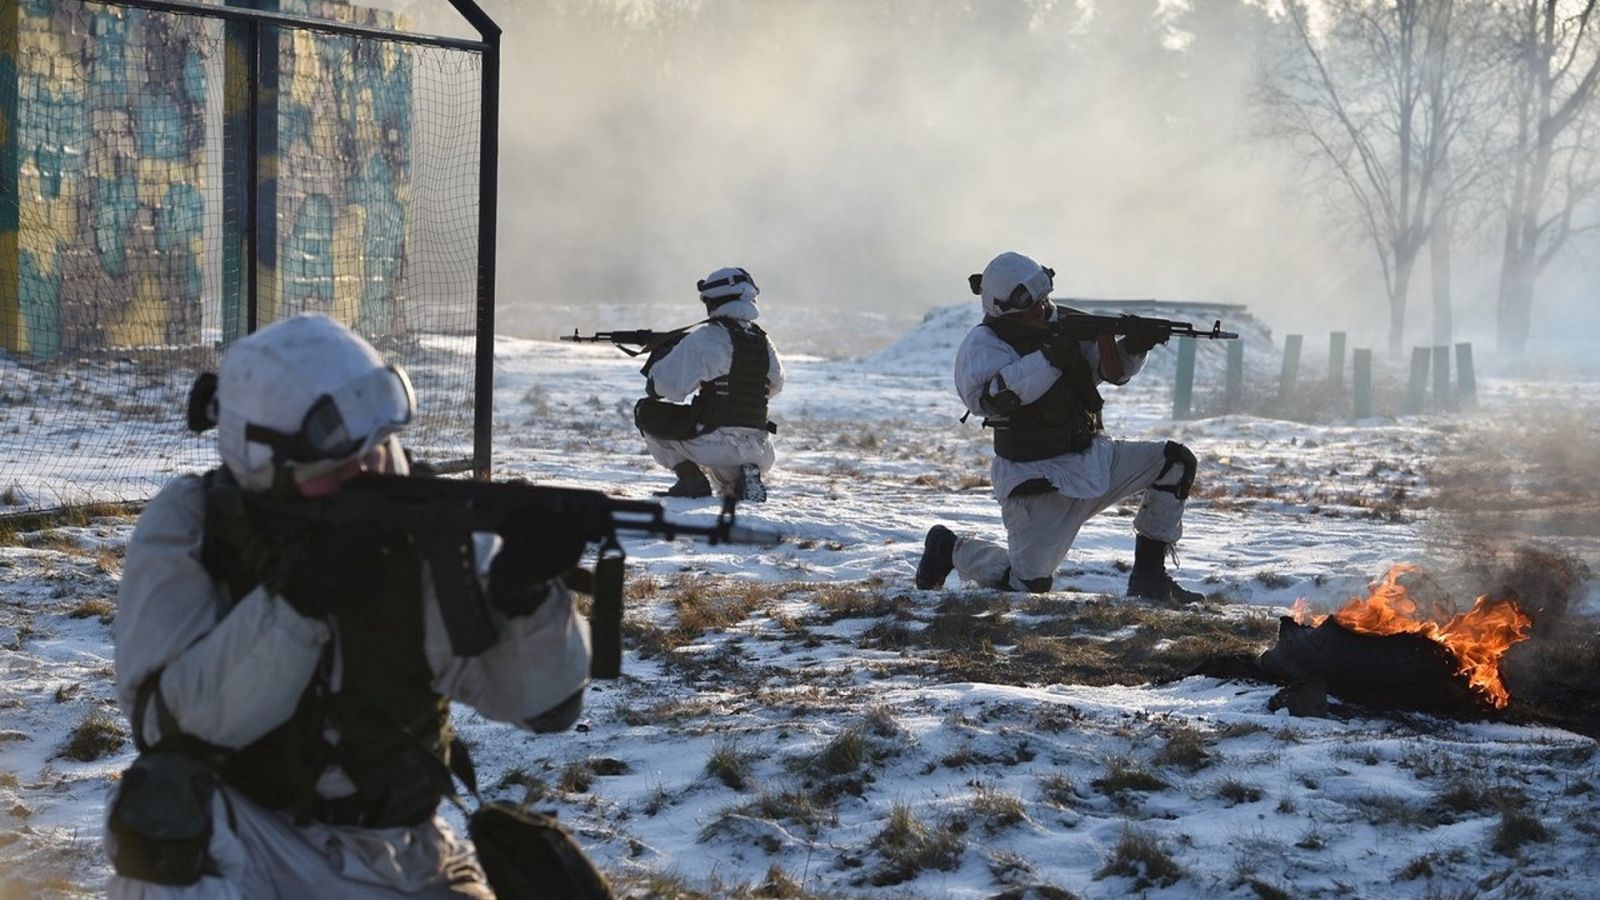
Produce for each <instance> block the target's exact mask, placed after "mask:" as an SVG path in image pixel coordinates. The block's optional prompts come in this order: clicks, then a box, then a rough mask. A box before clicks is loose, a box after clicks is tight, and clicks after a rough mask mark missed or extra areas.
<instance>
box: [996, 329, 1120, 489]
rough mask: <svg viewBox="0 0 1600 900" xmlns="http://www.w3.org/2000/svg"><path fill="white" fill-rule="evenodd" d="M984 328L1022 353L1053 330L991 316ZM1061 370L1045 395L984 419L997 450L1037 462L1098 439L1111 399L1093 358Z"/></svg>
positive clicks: (1079, 356) (1038, 345) (1080, 358)
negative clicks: (1097, 382) (1103, 412)
mask: <svg viewBox="0 0 1600 900" xmlns="http://www.w3.org/2000/svg"><path fill="white" fill-rule="evenodd" d="M983 327H985V328H988V329H989V330H990V331H992V332H994V333H995V335H996V336H998V337H999V338H1000V340H1002V341H1005V342H1006V344H1007V345H1009V346H1010V347H1011V349H1013V350H1015V351H1017V355H1019V356H1027V355H1028V354H1029V353H1033V352H1035V351H1037V350H1039V349H1041V348H1043V347H1044V345H1045V343H1046V342H1047V341H1049V340H1050V339H1051V335H1050V333H1049V332H1048V331H1045V330H1040V329H1033V328H1027V327H1025V326H1023V325H1019V324H1016V323H1014V322H1011V321H1008V320H1007V319H1005V318H1004V317H985V318H984V320H983ZM1075 360H1076V362H1075V363H1074V364H1072V365H1069V366H1068V367H1067V371H1065V372H1062V373H1061V377H1060V378H1057V379H1056V380H1055V383H1054V384H1052V385H1050V389H1049V390H1047V391H1045V392H1044V395H1043V396H1041V397H1040V398H1039V399H1037V400H1035V401H1033V402H1032V403H1029V404H1026V405H1024V406H1021V407H1019V408H1017V409H1016V410H1014V411H1012V412H1011V413H1009V414H1007V415H1005V416H1000V417H992V418H988V419H984V422H983V424H985V425H987V426H989V427H991V428H993V429H994V452H995V455H996V456H999V457H1001V458H1002V459H1009V460H1011V461H1013V462H1036V461H1038V460H1041V459H1050V458H1051V457H1054V456H1060V455H1062V454H1063V453H1078V452H1081V451H1083V450H1086V449H1088V447H1089V445H1090V444H1092V443H1093V442H1094V436H1095V434H1096V432H1098V431H1100V430H1101V427H1102V425H1101V421H1100V409H1101V407H1103V406H1104V405H1105V401H1104V400H1103V399H1101V397H1100V391H1099V390H1098V389H1097V388H1096V387H1095V384H1094V372H1093V370H1092V369H1091V368H1090V365H1089V360H1088V358H1087V357H1085V356H1083V355H1082V354H1081V353H1080V354H1077V355H1076V356H1075Z"/></svg>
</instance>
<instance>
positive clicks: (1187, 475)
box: [1152, 441, 1200, 500]
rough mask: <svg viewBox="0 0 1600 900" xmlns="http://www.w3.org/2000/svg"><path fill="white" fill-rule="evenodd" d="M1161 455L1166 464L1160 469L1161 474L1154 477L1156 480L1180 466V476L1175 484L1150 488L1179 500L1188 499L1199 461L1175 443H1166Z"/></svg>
mask: <svg viewBox="0 0 1600 900" xmlns="http://www.w3.org/2000/svg"><path fill="white" fill-rule="evenodd" d="M1162 453H1163V454H1164V455H1165V456H1166V458H1167V464H1166V465H1164V466H1162V467H1161V473H1160V474H1158V475H1157V476H1156V480H1157V481H1160V480H1161V479H1163V478H1165V477H1167V473H1168V472H1170V471H1172V467H1173V466H1181V467H1182V474H1181V475H1180V476H1179V478H1178V483H1177V484H1157V485H1152V487H1153V488H1154V489H1155V490H1158V491H1166V492H1167V493H1169V494H1172V495H1174V496H1176V497H1177V498H1178V499H1179V500H1187V499H1189V489H1190V488H1192V487H1194V472H1195V468H1196V467H1198V466H1199V464H1200V460H1199V459H1197V458H1195V455H1194V451H1192V450H1190V449H1189V448H1188V447H1185V446H1184V445H1182V444H1180V443H1178V442H1177V441H1167V446H1166V447H1165V448H1163V449H1162Z"/></svg>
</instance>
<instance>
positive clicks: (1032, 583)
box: [1017, 575, 1052, 594]
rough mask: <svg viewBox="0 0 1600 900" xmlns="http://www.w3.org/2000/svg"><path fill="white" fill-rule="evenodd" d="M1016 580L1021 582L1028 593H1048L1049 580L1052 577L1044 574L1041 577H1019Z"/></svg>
mask: <svg viewBox="0 0 1600 900" xmlns="http://www.w3.org/2000/svg"><path fill="white" fill-rule="evenodd" d="M1017 580H1018V581H1021V582H1022V586H1023V587H1025V588H1027V589H1028V593H1030V594H1048V593H1050V582H1051V580H1052V579H1051V578H1050V576H1049V575H1046V576H1044V577H1043V578H1019V579H1017Z"/></svg>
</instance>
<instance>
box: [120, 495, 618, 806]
mask: <svg viewBox="0 0 1600 900" xmlns="http://www.w3.org/2000/svg"><path fill="white" fill-rule="evenodd" d="M205 507H206V493H205V486H204V483H203V482H202V480H201V479H200V477H199V476H195V475H185V476H182V477H180V478H178V479H176V480H175V481H173V482H171V483H169V484H168V485H167V486H166V487H165V488H163V489H162V491H161V492H160V493H159V494H157V495H156V497H155V499H153V500H151V501H150V504H149V505H148V506H147V507H146V508H145V511H144V513H143V514H142V515H141V516H140V517H139V523H138V525H137V526H136V527H135V529H134V533H133V537H132V539H131V540H130V541H129V543H128V554H127V559H126V561H125V564H124V566H123V575H122V585H121V589H120V597H119V601H118V602H119V605H118V610H117V619H116V624H115V626H114V633H115V639H116V672H117V698H118V700H119V701H120V702H121V704H122V708H123V710H124V711H126V712H127V713H128V715H129V717H130V719H131V717H132V714H133V710H134V704H135V700H136V697H137V694H138V691H139V687H140V685H142V684H143V683H144V682H145V680H146V679H148V678H149V677H150V676H151V675H153V674H154V673H156V672H157V671H160V672H161V676H160V679H161V680H160V689H161V697H162V699H163V700H164V701H165V703H166V705H167V707H168V708H169V709H171V711H172V713H173V714H174V716H175V718H176V719H177V724H178V726H179V728H180V729H181V730H182V731H183V732H185V733H187V734H189V735H192V736H194V737H197V738H200V739H202V740H205V741H208V742H210V743H212V744H216V745H220V746H223V747H228V748H234V749H237V748H240V747H244V746H245V745H247V744H249V743H251V742H253V741H255V740H256V739H258V738H260V737H262V736H263V735H265V734H266V733H267V732H269V731H271V730H272V729H274V728H276V727H277V726H278V725H280V724H282V723H283V722H285V721H287V720H288V719H289V717H290V716H291V715H292V714H293V712H294V710H295V705H296V703H298V701H299V699H300V695H301V693H302V692H303V691H304V690H305V688H306V685H307V684H309V683H310V680H311V677H312V675H313V673H314V670H315V669H316V667H317V664H318V660H319V658H320V656H321V654H322V652H323V647H324V645H325V644H327V643H328V641H329V640H330V639H331V637H332V634H331V632H330V630H329V627H328V625H327V624H325V623H324V622H322V621H320V620H317V619H311V618H307V617H305V616H302V615H300V614H299V613H298V612H296V611H295V610H294V608H293V607H291V606H290V605H289V604H288V602H287V601H285V600H284V599H283V598H281V597H278V596H276V595H274V594H272V593H270V592H268V591H267V590H266V589H265V588H264V587H256V588H255V589H253V590H251V591H250V592H249V593H248V594H246V595H245V596H244V597H242V598H240V600H239V602H238V603H236V604H234V606H233V608H232V609H231V610H229V611H228V613H227V614H226V615H221V611H222V610H224V609H226V601H227V593H226V588H225V587H224V586H223V585H222V584H221V583H219V582H216V581H214V580H212V578H211V575H210V574H209V573H208V572H207V571H206V569H205V566H204V565H203V564H202V562H201V541H202V538H203V534H202V532H203V524H204V521H205ZM423 602H424V604H425V606H426V608H425V610H424V623H425V625H424V629H425V630H424V652H425V655H426V656H427V659H428V662H429V664H430V667H431V668H432V670H433V675H434V678H433V685H432V686H433V689H434V690H435V691H437V692H439V693H440V694H443V695H444V696H446V697H449V698H450V699H452V700H455V701H458V702H461V703H465V704H467V705H468V706H471V707H473V708H474V709H476V710H477V711H478V712H480V713H482V714H483V715H484V716H486V717H487V718H490V719H495V720H498V721H502V722H510V723H515V724H524V723H526V722H527V720H529V719H531V718H533V717H535V716H538V715H539V714H541V713H544V712H546V711H548V710H550V709H552V708H553V707H555V706H556V705H557V704H559V703H560V702H561V701H563V700H565V699H567V698H568V697H570V696H572V695H573V694H574V693H576V692H577V691H578V690H579V688H581V687H582V686H583V685H584V684H585V683H586V681H587V680H588V676H589V628H588V623H587V622H586V621H584V620H583V619H582V618H581V617H579V616H578V614H577V612H576V611H575V609H574V607H573V603H572V597H571V595H570V594H569V593H567V591H566V589H565V588H563V587H559V586H557V587H555V588H554V589H553V592H552V593H551V594H550V596H549V597H548V599H546V600H545V602H544V603H543V604H542V605H541V606H540V607H539V608H538V609H537V610H536V611H535V612H534V613H532V614H530V615H527V616H520V617H516V618H507V617H504V616H501V615H500V614H499V612H498V611H496V610H491V616H492V617H493V618H494V624H495V626H496V628H497V629H498V631H499V635H500V637H499V640H498V642H497V643H495V644H494V645H493V646H492V647H490V648H489V649H488V650H487V651H485V652H484V653H482V654H481V655H479V656H475V657H472V658H463V657H458V656H456V655H454V654H453V653H452V651H451V647H450V640H449V638H448V636H447V635H446V634H445V631H444V622H443V620H442V618H441V617H440V613H439V604H438V599H437V597H436V596H435V593H434V590H433V583H432V580H431V579H430V578H427V577H426V572H425V575H424V584H423ZM219 616H220V618H219ZM335 670H336V671H337V666H336V667H335ZM149 706H150V707H151V708H150V709H147V710H146V712H145V721H144V722H142V723H138V727H142V728H143V734H144V737H145V738H146V739H148V740H149V741H151V742H152V743H153V742H154V741H156V740H158V739H159V738H160V737H161V734H160V726H159V724H158V723H157V715H156V712H155V710H154V706H155V704H153V703H152V704H149ZM320 787H322V786H321V785H319V788H320ZM324 792H325V793H328V792H327V791H326V790H325V791H324ZM338 793H340V792H337V791H335V792H332V793H329V796H337V795H338Z"/></svg>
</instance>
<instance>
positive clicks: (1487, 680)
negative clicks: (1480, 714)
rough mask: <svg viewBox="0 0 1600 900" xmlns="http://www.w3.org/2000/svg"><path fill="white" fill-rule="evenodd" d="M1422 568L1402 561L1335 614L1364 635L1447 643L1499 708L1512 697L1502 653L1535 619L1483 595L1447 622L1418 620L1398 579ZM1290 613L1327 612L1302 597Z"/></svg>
mask: <svg viewBox="0 0 1600 900" xmlns="http://www.w3.org/2000/svg"><path fill="white" fill-rule="evenodd" d="M1415 571H1418V569H1417V567H1416V566H1407V565H1400V566H1395V567H1393V568H1391V569H1390V570H1389V571H1388V572H1387V573H1385V574H1384V576H1383V583H1382V584H1380V585H1378V586H1377V587H1376V588H1374V589H1373V591H1372V594H1371V595H1370V596H1367V597H1361V598H1357V599H1354V600H1351V601H1350V602H1349V603H1346V604H1345V605H1344V607H1343V608H1342V609H1340V610H1339V611H1338V612H1336V613H1334V614H1333V617H1334V620H1335V621H1337V622H1338V623H1339V624H1340V625H1343V626H1344V627H1346V628H1348V629H1350V630H1351V631H1358V632H1363V633H1366V634H1420V635H1423V636H1424V637H1427V638H1431V639H1432V640H1435V641H1437V642H1439V643H1441V644H1443V645H1444V646H1445V647H1446V648H1447V649H1449V651H1450V652H1451V653H1452V654H1453V655H1454V656H1455V658H1456V660H1457V661H1458V662H1460V663H1461V668H1460V670H1459V674H1462V675H1465V676H1467V680H1468V682H1469V683H1470V684H1471V685H1472V687H1473V689H1475V690H1477V691H1479V692H1481V693H1482V694H1483V695H1484V696H1486V697H1487V698H1488V699H1489V702H1490V703H1493V704H1494V705H1495V706H1496V707H1504V706H1505V705H1506V703H1508V702H1510V700H1511V692H1510V691H1507V690H1506V686H1505V683H1504V682H1502V681H1501V680H1500V657H1502V656H1504V655H1505V652H1506V651H1507V650H1509V649H1510V648H1511V645H1512V644H1515V643H1516V642H1518V641H1521V640H1525V639H1526V638H1527V637H1528V629H1529V628H1531V627H1532V625H1533V620H1532V619H1530V618H1528V616H1526V615H1524V614H1523V612H1522V610H1520V609H1518V608H1517V605H1516V604H1515V603H1513V602H1511V601H1510V600H1490V599H1489V598H1488V596H1487V595H1485V596H1482V597H1479V598H1478V599H1477V601H1476V602H1475V603H1473V604H1472V609H1470V610H1468V611H1467V612H1465V613H1462V614H1461V615H1458V616H1456V617H1455V618H1452V619H1451V620H1450V621H1448V622H1445V623H1444V624H1442V625H1441V624H1439V623H1438V622H1432V621H1429V620H1427V619H1419V618H1417V615H1416V614H1417V604H1416V601H1414V600H1412V599H1411V595H1410V594H1409V593H1407V592H1406V589H1405V586H1404V585H1401V584H1400V583H1399V579H1400V577H1401V576H1402V575H1405V574H1407V573H1409V572H1415ZM1291 612H1292V613H1293V614H1294V617H1295V621H1297V622H1299V623H1301V624H1302V625H1307V624H1309V625H1320V624H1322V621H1323V620H1324V619H1326V618H1327V616H1325V615H1323V616H1312V615H1310V614H1309V612H1308V610H1307V605H1306V601H1305V599H1304V598H1302V599H1300V600H1297V601H1296V602H1295V605H1294V607H1293V609H1292V610H1291Z"/></svg>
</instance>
